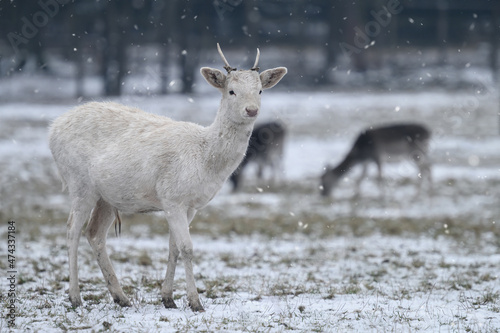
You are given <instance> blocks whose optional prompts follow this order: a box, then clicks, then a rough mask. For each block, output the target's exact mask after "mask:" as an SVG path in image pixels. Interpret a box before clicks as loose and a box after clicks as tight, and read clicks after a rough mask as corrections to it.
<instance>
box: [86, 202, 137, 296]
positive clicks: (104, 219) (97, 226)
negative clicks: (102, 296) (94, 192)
mask: <svg viewBox="0 0 500 333" xmlns="http://www.w3.org/2000/svg"><path fill="white" fill-rule="evenodd" d="M117 215H118V211H117V210H116V209H115V208H114V207H113V206H111V205H110V204H109V203H107V202H106V201H104V200H103V199H99V201H98V202H97V204H96V206H95V207H94V210H93V212H92V217H91V218H90V221H89V224H88V226H87V231H86V236H87V240H88V241H89V243H90V246H91V247H92V250H93V251H94V255H95V256H96V258H97V262H98V264H99V267H100V268H101V271H102V275H103V276H104V279H105V280H106V285H107V286H108V289H109V292H110V293H111V296H112V297H113V300H114V301H115V303H117V304H119V305H121V306H130V305H131V304H130V301H129V299H128V298H127V296H125V294H124V293H123V290H122V288H121V286H120V283H119V282H118V278H117V277H116V273H115V270H114V269H113V265H112V264H111V261H110V260H109V256H108V253H107V251H106V236H107V234H108V230H109V227H110V226H111V225H112V224H113V222H114V220H115V218H118V216H117Z"/></svg>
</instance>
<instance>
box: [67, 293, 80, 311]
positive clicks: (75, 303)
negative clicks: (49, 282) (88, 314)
mask: <svg viewBox="0 0 500 333" xmlns="http://www.w3.org/2000/svg"><path fill="white" fill-rule="evenodd" d="M69 301H70V302H71V306H72V307H73V308H74V309H76V308H78V307H80V306H82V305H83V302H82V299H81V298H80V297H74V298H73V297H71V296H70V297H69Z"/></svg>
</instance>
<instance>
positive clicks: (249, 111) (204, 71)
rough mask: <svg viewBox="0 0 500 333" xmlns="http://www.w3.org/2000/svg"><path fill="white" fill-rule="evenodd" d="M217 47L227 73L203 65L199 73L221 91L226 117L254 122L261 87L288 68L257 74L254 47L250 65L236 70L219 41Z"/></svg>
mask: <svg viewBox="0 0 500 333" xmlns="http://www.w3.org/2000/svg"><path fill="white" fill-rule="evenodd" d="M217 49H218V50H219V54H220V56H221V58H222V60H223V61H224V69H225V70H226V71H227V74H224V73H223V72H222V71H220V70H218V69H215V68H209V67H203V68H201V70H200V71H201V75H203V77H204V78H205V80H207V82H208V83H210V85H212V86H213V87H215V88H217V89H219V91H220V92H221V93H222V101H221V110H224V111H225V112H228V114H227V115H226V116H227V117H228V118H229V119H230V120H232V121H234V122H236V123H244V122H248V121H254V120H255V117H256V116H257V115H258V113H259V109H260V94H261V93H262V90H265V89H269V88H272V87H274V86H275V85H276V84H277V83H278V82H279V81H280V80H281V79H282V78H283V76H285V74H286V73H287V69H286V68H285V67H277V68H273V69H268V70H265V71H263V72H262V73H260V74H259V67H257V66H258V64H259V56H260V52H259V49H257V57H256V59H255V63H254V65H253V67H252V68H251V69H249V70H236V68H233V67H231V65H229V63H228V61H227V60H226V57H224V54H223V53H222V50H221V49H220V46H219V44H217Z"/></svg>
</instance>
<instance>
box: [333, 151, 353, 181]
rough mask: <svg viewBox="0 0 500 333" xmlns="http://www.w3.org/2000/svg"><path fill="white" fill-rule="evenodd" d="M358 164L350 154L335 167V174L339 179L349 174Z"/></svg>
mask: <svg viewBox="0 0 500 333" xmlns="http://www.w3.org/2000/svg"><path fill="white" fill-rule="evenodd" d="M358 163H359V160H358V159H356V158H355V157H354V156H352V155H351V154H348V155H347V156H346V157H345V158H344V160H343V161H342V162H340V164H339V165H337V166H336V167H335V169H334V172H335V174H337V175H338V176H339V177H340V176H342V175H344V174H346V173H347V172H349V171H350V170H351V169H352V167H354V166H355V165H356V164H358Z"/></svg>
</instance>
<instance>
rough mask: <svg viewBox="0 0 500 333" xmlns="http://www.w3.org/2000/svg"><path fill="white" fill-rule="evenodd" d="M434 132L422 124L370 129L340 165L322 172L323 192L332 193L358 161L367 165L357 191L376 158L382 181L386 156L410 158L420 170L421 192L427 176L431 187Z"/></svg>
mask: <svg viewBox="0 0 500 333" xmlns="http://www.w3.org/2000/svg"><path fill="white" fill-rule="evenodd" d="M430 136H431V133H430V131H429V130H428V129H427V128H425V127H424V126H422V125H419V124H411V123H409V124H397V125H389V126H382V127H377V128H370V129H366V130H364V131H363V132H361V134H359V136H358V138H357V139H356V141H355V142H354V145H353V146H352V148H351V150H350V151H349V153H348V154H347V156H346V157H345V158H344V160H343V161H342V162H340V164H339V165H337V166H336V167H334V168H331V167H327V168H326V171H325V172H324V174H323V175H322V176H321V186H320V190H321V194H322V195H323V196H328V195H330V193H331V191H332V190H333V188H334V187H335V186H336V185H337V183H338V181H339V180H340V179H342V177H343V176H344V175H345V174H346V173H348V172H349V171H351V169H352V168H353V167H355V166H356V165H358V164H362V165H363V171H362V174H361V176H360V178H359V179H358V181H357V183H356V185H357V191H358V193H359V189H360V184H361V182H362V180H363V179H364V178H365V177H366V171H367V167H368V163H369V162H374V163H375V164H376V165H377V169H378V182H379V185H380V184H381V181H382V162H383V160H384V157H386V159H388V160H395V159H398V158H399V157H404V158H407V159H409V160H411V161H413V162H414V163H415V165H416V166H417V167H418V170H419V175H418V176H419V178H420V181H419V192H420V189H421V185H422V181H423V180H424V179H425V180H426V181H427V182H428V185H429V187H430V186H431V183H432V177H431V169H430V161H429V157H428V149H429V140H430Z"/></svg>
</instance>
